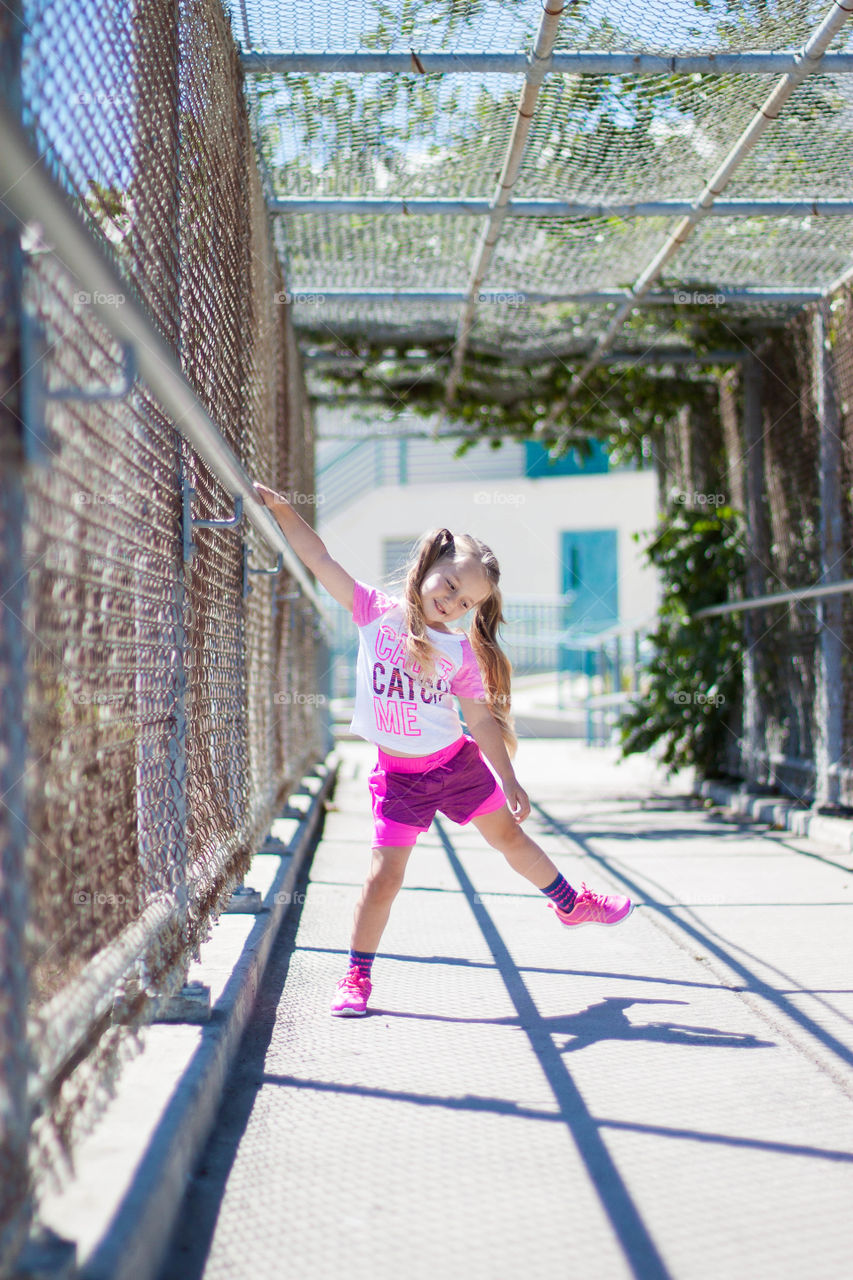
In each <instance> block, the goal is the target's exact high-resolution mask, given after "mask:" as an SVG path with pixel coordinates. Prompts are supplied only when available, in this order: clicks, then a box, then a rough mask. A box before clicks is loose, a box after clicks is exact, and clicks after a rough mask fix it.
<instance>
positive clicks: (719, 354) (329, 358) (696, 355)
mask: <svg viewBox="0 0 853 1280" xmlns="http://www.w3.org/2000/svg"><path fill="white" fill-rule="evenodd" d="M585 356H586V352H585V351H578V352H577V353H576V354H575V355H574V357H573V356H572V355H571V354H569V355H565V354H564V355H563V356H562V357H561V358H562V359H563V360H571V359H576V360H582V359H584V357H585ZM747 356H748V353H747V352H746V351H745V350H744V349H733V348H729V349H726V350H718V351H702V352H699V351H694V350H693V349H692V348H690V347H673V348H672V349H671V350H667V349H666V348H665V347H663V348H657V349H654V348H652V349H651V350H644V351H610V352H609V353H608V354H607V355H606V356H605V357H604V363H606V364H703V365H718V364H739V363H740V362H741V361H742V360H745V359H747ZM551 357H552V359H554V358H556V357H555V355H554V353H553V352H551ZM387 359H389V360H394V359H399V362H400V363H401V364H436V365H440V364H446V363H447V360H448V359H449V357H448V356H446V355H445V356H405V355H402V356H399V357H395V356H388V357H387ZM302 360H303V363H304V364H305V365H306V366H308V365H311V366H315V367H319V366H323V365H333V366H334V365H341V366H343V367H350V366H352V367H363V366H364V365H365V364H366V363H367V360H366V358H365V357H364V356H355V355H350V356H348V355H338V354H337V353H336V352H331V351H330V352H328V353H326V352H322V351H316V352H310V353H306V352H303V353H302ZM523 364H524V362H523V361H522V363H521V364H520V365H518V366H517V367H519V368H521V367H523ZM507 365H508V366H510V367H513V362H512V358H511V355H510V354H509V353H508V354H507Z"/></svg>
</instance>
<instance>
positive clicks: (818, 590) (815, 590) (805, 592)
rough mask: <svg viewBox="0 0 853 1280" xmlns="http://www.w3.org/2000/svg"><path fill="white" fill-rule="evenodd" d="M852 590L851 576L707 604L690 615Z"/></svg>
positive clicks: (714, 614) (709, 614)
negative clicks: (840, 579)
mask: <svg viewBox="0 0 853 1280" xmlns="http://www.w3.org/2000/svg"><path fill="white" fill-rule="evenodd" d="M847 591H853V578H845V580H844V581H843V582H832V583H827V584H826V586H823V587H822V586H820V585H817V586H814V587H802V588H801V589H800V590H798V591H779V592H776V593H775V594H773V595H767V596H751V597H749V598H748V599H746V600H731V601H729V602H728V603H727V604H713V605H709V606H708V608H707V609H697V611H696V613H694V614H692V615H691V616H692V617H694V618H713V617H718V616H720V615H721V614H724V613H741V612H743V611H745V610H748V609H765V608H768V607H770V606H771V605H774V604H790V603H792V602H794V601H798V600H818V599H820V598H821V597H822V596H839V595H843V594H844V593H845V592H847Z"/></svg>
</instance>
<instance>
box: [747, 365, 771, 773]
mask: <svg viewBox="0 0 853 1280" xmlns="http://www.w3.org/2000/svg"><path fill="white" fill-rule="evenodd" d="M761 392H762V369H761V364H760V362H759V361H758V360H757V359H756V358H755V356H754V355H753V354H752V353H750V355H749V357H748V358H747V359H746V360H745V361H744V366H743V436H744V441H743V465H744V468H745V470H746V484H745V497H746V511H745V516H746V596H747V598H749V597H751V596H759V595H761V594H762V592H763V590H764V568H763V564H764V562H765V561H766V556H765V554H764V551H765V550H766V548H765V547H764V543H765V538H764V529H765V525H766V521H765V515H764V438H763V433H762V421H761ZM743 631H744V651H743V763H744V769H745V773H746V780H747V782H757V781H758V780H759V772H760V768H761V764H760V752H761V746H762V740H763V726H762V723H761V702H760V697H759V691H758V671H759V664H760V655H759V651H758V638H759V636H760V635H761V631H762V627H761V614H760V613H759V611H758V610H756V609H747V610H746V611H745V613H744V622H743Z"/></svg>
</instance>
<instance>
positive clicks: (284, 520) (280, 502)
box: [255, 481, 355, 613]
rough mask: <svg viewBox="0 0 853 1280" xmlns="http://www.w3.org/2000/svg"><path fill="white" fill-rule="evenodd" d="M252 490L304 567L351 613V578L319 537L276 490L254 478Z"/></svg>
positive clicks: (352, 584)
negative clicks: (266, 508)
mask: <svg viewBox="0 0 853 1280" xmlns="http://www.w3.org/2000/svg"><path fill="white" fill-rule="evenodd" d="M255 492H256V493H257V495H258V498H259V500H260V501H261V502H263V504H264V506H265V507H269V509H270V511H271V512H272V513H273V515H274V516H275V518H276V520H277V521H278V524H279V526H280V528H281V531H282V533H283V534H284V536H285V538H287V541H288V542H289V543H290V545H291V547H292V548H293V550H294V551H295V552H296V554H297V555H298V556H299V559H300V560H301V561H302V563H303V564H304V565H305V567H306V569H310V570H311V572H312V573H313V574H314V577H315V578H316V579H317V581H318V582H319V583H321V584H322V585H323V586H324V587H325V588H326V590H327V591H328V593H329V595H330V596H331V597H332V598H333V599H334V600H337V602H338V604H340V605H343V607H344V608H345V609H347V610H348V611H349V612H350V613H352V606H353V588H354V585H355V583H354V580H353V578H352V577H350V575H349V574H348V573H347V571H346V569H344V568H343V566H342V565H339V564H338V562H337V560H333V559H332V557H331V556H330V555H329V553H328V551H327V550H326V544H325V543H324V542H323V540H322V538H320V537H319V536H318V534H316V533H315V532H314V530H313V529H312V528H311V526H310V525H309V524H306V523H305V521H304V520H303V519H302V517H301V516H300V515H299V514H298V513H297V512H296V511H294V509H293V507H292V506H291V505H290V503H289V502H288V501H287V499H286V498H284V497H282V495H281V494H280V493H276V492H275V490H273V489H268V488H267V487H266V485H264V484H258V483H257V481H256V482H255Z"/></svg>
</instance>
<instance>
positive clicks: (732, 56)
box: [240, 49, 853, 76]
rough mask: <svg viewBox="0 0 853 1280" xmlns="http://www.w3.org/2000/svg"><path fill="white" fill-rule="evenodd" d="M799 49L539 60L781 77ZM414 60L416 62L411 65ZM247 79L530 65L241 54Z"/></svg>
mask: <svg viewBox="0 0 853 1280" xmlns="http://www.w3.org/2000/svg"><path fill="white" fill-rule="evenodd" d="M800 55H801V50H797V49H781V50H778V51H776V52H770V51H765V50H755V51H746V52H743V53H709V54H666V53H662V54H653V53H627V52H624V53H623V52H619V51H609V50H600V49H588V50H578V51H576V52H573V53H564V52H558V53H551V54H549V55H547V56H546V57H544V58H543V59H541V62H542V70H543V72H544V73H545V74H547V73H548V72H555V73H557V74H564V75H594V76H613V75H696V74H697V73H699V72H701V73H702V74H704V75H712V76H714V75H716V76H722V75H733V74H737V75H747V74H749V75H779V74H785V73H787V72H788V71H791V70H793V68H794V66H795V63H796V60H797V58H798V57H799V56H800ZM415 58H416V59H417V61H415ZM240 62H241V64H242V67H243V71H244V73H245V74H246V75H250V76H259V75H285V74H288V73H291V74H306V73H308V74H319V75H322V74H341V73H344V72H346V73H348V74H352V73H361V74H369V73H379V74H382V73H386V74H387V73H389V72H397V73H403V74H412V75H423V74H426V75H433V74H452V75H480V76H482V75H523V74H524V73H525V72H526V71H527V69H528V67H529V66H530V63H529V60H528V58H527V55H526V54H524V53H518V52H511V51H509V50H507V51H506V52H502V53H418V52H416V53H415V54H414V55H413V54H412V53H411V52H399V53H378V52H377V53H368V52H364V53H352V52H346V51H341V52H335V51H333V50H330V51H328V52H316V53H308V52H302V53H298V52H295V51H290V52H284V51H281V52H277V51H275V50H272V49H270V50H265V51H256V50H253V51H252V52H249V53H243V54H241V56H240ZM823 67H824V70H825V71H831V72H839V73H849V72H853V54H850V53H831V54H827V55H826V57H825V58H824V63H823Z"/></svg>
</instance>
